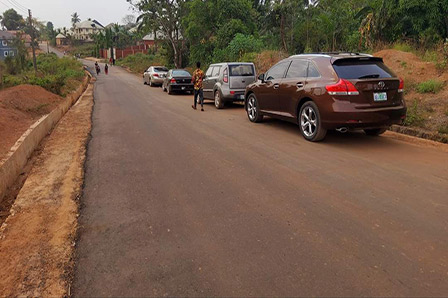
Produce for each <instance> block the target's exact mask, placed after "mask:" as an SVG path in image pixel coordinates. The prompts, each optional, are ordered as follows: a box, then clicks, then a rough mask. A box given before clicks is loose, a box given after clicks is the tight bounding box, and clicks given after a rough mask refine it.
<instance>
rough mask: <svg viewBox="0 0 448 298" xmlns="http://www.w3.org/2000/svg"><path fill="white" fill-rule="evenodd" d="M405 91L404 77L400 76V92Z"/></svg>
mask: <svg viewBox="0 0 448 298" xmlns="http://www.w3.org/2000/svg"><path fill="white" fill-rule="evenodd" d="M403 91H404V81H403V79H402V78H400V85H399V86H398V92H399V93H403Z"/></svg>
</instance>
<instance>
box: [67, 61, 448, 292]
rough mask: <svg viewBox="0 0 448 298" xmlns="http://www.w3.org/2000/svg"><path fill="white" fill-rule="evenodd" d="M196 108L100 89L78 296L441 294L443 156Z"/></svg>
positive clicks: (446, 212) (446, 276)
mask: <svg viewBox="0 0 448 298" xmlns="http://www.w3.org/2000/svg"><path fill="white" fill-rule="evenodd" d="M192 101H193V100H192V96H190V95H178V96H170V95H167V94H166V93H163V92H162V90H161V89H160V88H151V87H149V86H145V85H143V83H142V79H141V78H139V77H137V76H134V75H131V74H129V73H127V72H126V71H124V70H122V69H120V68H117V67H112V68H111V69H110V74H109V76H105V75H104V72H103V74H102V75H100V77H99V79H98V81H97V83H96V85H95V107H94V112H93V130H92V139H91V141H90V143H89V147H88V159H87V163H86V180H85V190H84V196H83V198H82V199H81V202H82V209H81V216H80V225H81V230H80V238H79V242H78V244H77V259H76V264H77V265H76V272H75V280H74V284H73V288H72V293H74V295H75V296H105V295H113V296H142V295H145V296H146V295H154V296H164V295H165V296H211V295H218V296H298V295H300V296H305V295H306V296H308V295H319V296H321V295H324V296H328V295H333V296H334V295H337V296H353V295H354V296H359V295H365V296H434V295H440V296H446V295H448V149H447V146H446V145H439V146H437V145H431V144H430V143H426V142H422V141H417V140H413V139H410V140H409V139H408V138H404V139H401V138H399V137H397V135H395V134H393V133H387V134H386V135H384V136H381V137H378V138H375V137H368V136H365V135H364V134H362V133H350V134H345V135H342V134H339V133H334V134H331V135H329V136H328V137H327V139H326V140H325V141H324V142H322V143H309V142H306V141H305V140H304V139H303V138H302V137H301V136H300V135H299V131H298V128H297V127H296V126H294V125H292V124H289V123H284V122H281V121H277V120H270V119H267V120H266V121H264V122H263V123H260V124H253V123H250V122H249V121H248V119H247V117H246V114H245V111H244V109H243V108H242V107H241V106H238V105H234V106H232V107H230V108H227V109H225V110H216V109H215V108H214V106H213V104H212V103H211V102H210V103H209V104H206V106H205V112H200V111H199V110H198V111H194V110H193V109H191V104H192Z"/></svg>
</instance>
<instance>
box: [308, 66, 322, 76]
mask: <svg viewBox="0 0 448 298" xmlns="http://www.w3.org/2000/svg"><path fill="white" fill-rule="evenodd" d="M308 77H309V78H318V77H320V73H319V71H318V70H317V68H316V66H314V64H313V63H312V62H310V63H309V64H308Z"/></svg>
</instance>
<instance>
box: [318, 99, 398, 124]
mask: <svg viewBox="0 0 448 298" xmlns="http://www.w3.org/2000/svg"><path fill="white" fill-rule="evenodd" d="M406 111H407V108H406V106H404V105H400V106H395V107H384V108H370V109H350V110H346V111H343V110H339V111H331V112H330V114H329V115H328V116H326V115H325V114H324V115H321V117H322V125H323V127H325V128H326V129H337V128H342V127H346V128H348V129H365V128H381V127H389V126H391V125H393V124H402V123H403V122H404V120H405V119H406Z"/></svg>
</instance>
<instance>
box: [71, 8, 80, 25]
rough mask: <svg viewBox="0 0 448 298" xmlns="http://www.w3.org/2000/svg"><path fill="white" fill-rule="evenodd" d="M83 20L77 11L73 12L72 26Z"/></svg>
mask: <svg viewBox="0 0 448 298" xmlns="http://www.w3.org/2000/svg"><path fill="white" fill-rule="evenodd" d="M80 21H81V18H80V17H79V15H78V13H77V12H74V13H73V14H72V28H75V24H76V23H79V22H80Z"/></svg>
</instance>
